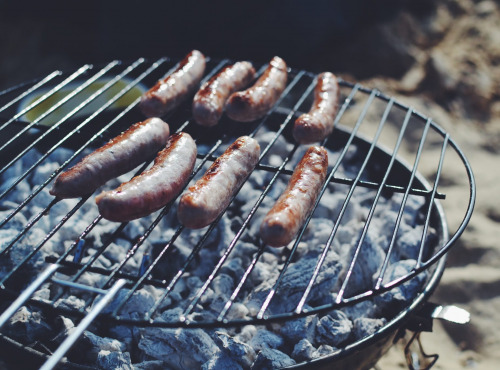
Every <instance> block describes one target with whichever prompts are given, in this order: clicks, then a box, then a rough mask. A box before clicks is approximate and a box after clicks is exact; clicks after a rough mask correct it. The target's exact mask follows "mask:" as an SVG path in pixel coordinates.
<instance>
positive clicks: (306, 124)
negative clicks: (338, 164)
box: [293, 72, 340, 144]
mask: <svg viewBox="0 0 500 370" xmlns="http://www.w3.org/2000/svg"><path fill="white" fill-rule="evenodd" d="M339 100H340V89H339V84H338V82H337V78H336V77H335V75H334V74H333V73H330V72H324V73H321V74H320V75H319V76H318V78H317V82H316V88H315V89H314V102H313V104H312V107H311V110H310V111H309V112H308V113H305V114H302V115H301V116H300V117H299V118H297V119H296V120H295V124H294V126H293V137H294V138H295V140H296V141H297V142H299V143H301V144H311V143H314V142H318V141H321V140H323V139H324V138H326V137H327V136H328V135H330V134H331V132H332V130H333V124H334V122H335V116H336V115H337V112H338V109H339Z"/></svg>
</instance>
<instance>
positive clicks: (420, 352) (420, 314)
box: [397, 302, 470, 370]
mask: <svg viewBox="0 0 500 370" xmlns="http://www.w3.org/2000/svg"><path fill="white" fill-rule="evenodd" d="M434 319H439V320H445V321H447V322H451V323H455V324H462V325H463V324H467V323H468V322H469V321H470V313H469V312H468V311H466V310H464V309H463V308H459V307H457V306H453V305H449V306H442V305H438V304H435V303H430V302H426V303H425V304H424V305H423V306H422V308H421V309H420V310H417V311H416V312H415V313H414V314H412V315H411V316H410V320H409V321H408V322H407V324H406V326H405V328H403V329H401V332H400V335H398V336H397V338H401V337H402V336H404V333H405V331H406V330H410V331H412V332H413V334H412V336H411V338H410V339H409V340H408V342H407V343H406V345H405V347H404V355H405V358H406V364H407V365H408V369H410V370H417V369H419V370H420V369H430V368H431V367H433V366H434V364H435V363H436V362H437V360H438V358H439V355H438V354H427V353H426V352H425V351H424V348H423V346H422V342H421V341H420V334H421V333H422V332H424V331H426V332H432V324H433V322H434ZM415 342H416V344H417V348H418V349H417V351H415V350H414V349H413V348H415V346H414V345H413V344H414V343H415Z"/></svg>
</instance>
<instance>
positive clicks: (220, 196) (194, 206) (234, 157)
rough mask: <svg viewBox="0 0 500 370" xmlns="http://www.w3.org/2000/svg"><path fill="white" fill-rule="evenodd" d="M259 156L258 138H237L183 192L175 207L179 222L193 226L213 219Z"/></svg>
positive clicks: (226, 203)
mask: <svg viewBox="0 0 500 370" xmlns="http://www.w3.org/2000/svg"><path fill="white" fill-rule="evenodd" d="M259 156H260V146H259V143H258V142H257V140H255V139H252V138H251V137H249V136H242V137H240V138H238V139H237V140H236V141H235V142H234V143H233V144H231V145H230V146H229V147H228V148H227V149H226V151H225V152H224V153H223V154H222V155H221V156H220V157H219V158H217V159H216V160H215V161H214V163H212V165H211V166H210V168H209V169H208V170H207V172H205V174H204V175H203V177H202V178H201V179H199V180H198V181H197V182H196V183H195V184H194V185H193V186H191V187H189V189H188V190H187V191H186V192H185V193H184V194H183V195H182V197H181V199H180V201H179V207H178V209H177V217H178V219H179V221H180V222H181V223H182V224H183V225H184V226H186V227H189V228H193V229H199V228H202V227H205V226H207V225H209V224H210V223H211V222H213V221H214V220H215V219H216V218H217V216H219V214H220V213H221V212H222V211H224V210H225V209H226V208H227V206H228V205H229V202H230V200H231V197H232V196H233V195H234V194H235V193H236V191H237V190H238V189H239V188H240V186H241V185H242V184H243V182H244V181H245V179H246V178H247V177H248V176H249V175H250V173H251V172H252V171H253V169H254V168H255V165H256V164H257V162H258V161H259Z"/></svg>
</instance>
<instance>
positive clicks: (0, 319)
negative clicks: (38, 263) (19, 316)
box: [0, 264, 59, 328]
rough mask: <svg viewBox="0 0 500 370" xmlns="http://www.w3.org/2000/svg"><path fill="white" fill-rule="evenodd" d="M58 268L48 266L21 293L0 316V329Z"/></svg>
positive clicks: (57, 266) (52, 265)
mask: <svg viewBox="0 0 500 370" xmlns="http://www.w3.org/2000/svg"><path fill="white" fill-rule="evenodd" d="M58 268H59V265H56V264H50V265H49V266H48V267H47V268H46V269H45V270H44V271H43V272H42V273H41V274H40V275H39V276H38V277H37V278H36V280H35V281H33V282H32V283H31V284H30V285H29V286H28V287H27V288H26V289H24V290H23V292H22V293H21V294H20V295H19V296H18V297H17V299H16V300H15V301H14V302H12V304H11V305H10V306H9V307H8V308H7V309H6V310H5V311H4V312H3V313H2V315H1V316H0V328H1V327H2V326H3V325H4V324H5V323H6V322H7V320H8V319H10V318H11V316H12V315H14V314H15V313H16V311H17V310H18V309H19V308H20V307H21V306H22V305H23V304H24V302H26V301H27V300H28V299H29V298H30V297H31V295H32V294H33V293H35V291H36V290H37V289H38V288H39V287H40V286H41V285H42V284H43V283H45V282H46V281H47V280H48V279H49V278H50V277H51V276H52V274H54V272H56V270H57V269H58Z"/></svg>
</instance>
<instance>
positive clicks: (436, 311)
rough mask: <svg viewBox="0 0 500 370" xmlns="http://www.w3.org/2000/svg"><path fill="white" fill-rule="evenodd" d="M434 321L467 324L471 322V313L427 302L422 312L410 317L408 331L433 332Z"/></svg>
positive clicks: (450, 306)
mask: <svg viewBox="0 0 500 370" xmlns="http://www.w3.org/2000/svg"><path fill="white" fill-rule="evenodd" d="M434 319H439V320H445V321H448V322H452V323H455V324H467V323H468V322H469V321H470V313H469V312H467V311H466V310H464V309H463V308H459V307H457V306H453V305H449V306H442V305H438V304H435V303H431V302H427V303H425V304H424V305H423V306H422V308H421V309H420V310H417V311H416V312H415V313H414V314H412V315H411V316H410V320H409V321H408V322H407V324H406V329H408V330H411V331H413V332H422V331H427V332H431V331H432V323H433V321H434Z"/></svg>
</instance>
